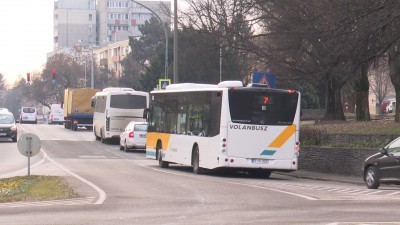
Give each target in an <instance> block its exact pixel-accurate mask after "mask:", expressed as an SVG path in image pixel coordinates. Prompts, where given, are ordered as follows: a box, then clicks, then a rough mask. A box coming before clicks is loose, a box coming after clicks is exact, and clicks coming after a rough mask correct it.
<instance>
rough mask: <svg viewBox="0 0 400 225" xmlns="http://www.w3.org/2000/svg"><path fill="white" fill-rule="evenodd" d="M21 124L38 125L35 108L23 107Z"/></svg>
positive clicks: (20, 118)
mask: <svg viewBox="0 0 400 225" xmlns="http://www.w3.org/2000/svg"><path fill="white" fill-rule="evenodd" d="M19 122H20V123H37V110H36V108H34V107H22V109H21V113H20V117H19Z"/></svg>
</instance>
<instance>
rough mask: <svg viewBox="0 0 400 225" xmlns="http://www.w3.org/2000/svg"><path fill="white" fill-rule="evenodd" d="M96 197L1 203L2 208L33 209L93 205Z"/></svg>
mask: <svg viewBox="0 0 400 225" xmlns="http://www.w3.org/2000/svg"><path fill="white" fill-rule="evenodd" d="M93 200H94V197H86V198H71V199H62V200H51V201H37V202H8V203H0V208H17V207H18V208H19V207H32V206H55V205H84V204H92V203H93Z"/></svg>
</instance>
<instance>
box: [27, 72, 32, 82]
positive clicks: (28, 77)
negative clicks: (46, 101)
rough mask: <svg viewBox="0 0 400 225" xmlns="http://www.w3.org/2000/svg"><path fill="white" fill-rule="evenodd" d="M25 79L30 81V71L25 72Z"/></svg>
mask: <svg viewBox="0 0 400 225" xmlns="http://www.w3.org/2000/svg"><path fill="white" fill-rule="evenodd" d="M26 81H27V82H30V81H31V74H30V73H26Z"/></svg>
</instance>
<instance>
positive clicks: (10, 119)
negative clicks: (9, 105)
mask: <svg viewBox="0 0 400 225" xmlns="http://www.w3.org/2000/svg"><path fill="white" fill-rule="evenodd" d="M10 123H14V116H13V115H12V114H0V124H10Z"/></svg>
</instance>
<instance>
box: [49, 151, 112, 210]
mask: <svg viewBox="0 0 400 225" xmlns="http://www.w3.org/2000/svg"><path fill="white" fill-rule="evenodd" d="M42 151H43V153H44V154H45V155H46V157H47V159H48V160H49V161H50V162H51V163H53V164H54V165H56V166H57V167H58V168H60V169H62V170H64V172H66V173H68V174H70V175H72V176H74V177H75V178H77V179H79V180H80V181H82V182H84V183H86V184H87V185H89V186H90V187H92V188H93V189H94V190H96V191H97V193H99V199H97V201H96V202H95V203H94V204H96V205H100V204H103V202H104V201H105V200H106V196H107V195H106V193H105V192H104V191H103V190H102V189H101V188H99V187H98V186H97V185H95V184H93V183H92V182H90V181H88V180H86V179H85V178H83V177H81V176H79V175H78V174H75V173H73V172H72V171H70V170H68V169H66V168H65V167H63V166H62V165H60V164H58V163H57V162H55V161H54V160H53V159H51V158H50V157H48V156H47V154H46V152H45V151H44V149H42Z"/></svg>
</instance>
